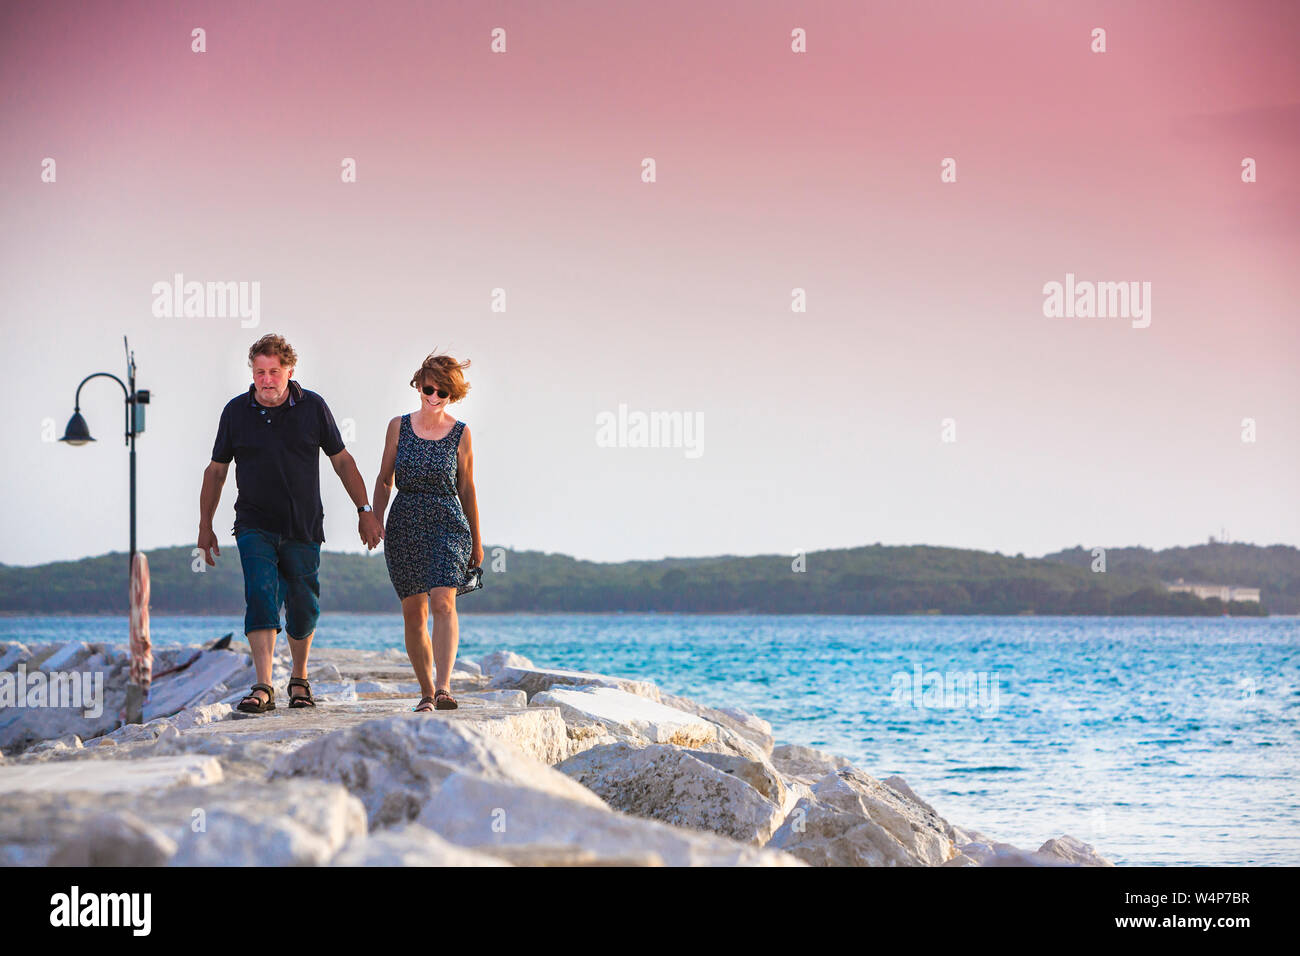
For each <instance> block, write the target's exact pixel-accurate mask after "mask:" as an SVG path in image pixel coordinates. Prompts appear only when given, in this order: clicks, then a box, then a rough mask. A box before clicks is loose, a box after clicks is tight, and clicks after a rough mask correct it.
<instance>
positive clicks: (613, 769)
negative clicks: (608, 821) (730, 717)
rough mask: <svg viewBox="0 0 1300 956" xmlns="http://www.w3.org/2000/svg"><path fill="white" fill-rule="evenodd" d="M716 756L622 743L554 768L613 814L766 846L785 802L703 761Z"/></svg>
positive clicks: (591, 750)
mask: <svg viewBox="0 0 1300 956" xmlns="http://www.w3.org/2000/svg"><path fill="white" fill-rule="evenodd" d="M718 757H719V755H717V754H700V755H699V756H697V755H696V754H693V753H691V752H689V751H686V750H682V749H679V748H677V747H673V746H670V745H666V744H649V745H647V746H644V747H633V746H631V745H629V744H626V743H618V744H610V745H607V746H602V747H593V748H591V749H589V750H585V751H583V752H582V753H580V754H578V755H576V756H574V757H570V758H569V759H568V760H565V761H563V762H562V763H559V764H557V765H556V768H555V769H557V770H559V771H561V772H563V773H566V774H568V775H569V776H571V777H572V778H573V779H574V780H576V781H578V783H580V784H582V785H583V786H584V787H587V788H588V789H589V790H591V791H593V792H594V793H596V794H597V795H598V796H600V797H601V798H603V799H604V800H605V802H606V803H608V804H609V805H610V806H611V807H613V808H614V809H615V810H621V811H623V812H624V813H630V814H632V815H633V816H638V817H645V818H647V819H651V820H661V821H662V822H664V823H671V824H674V825H676V826H685V827H692V828H694V829H697V830H709V831H712V832H714V833H720V834H722V835H723V836H727V837H730V838H732V839H733V840H740V841H741V842H744V843H753V844H756V845H758V846H762V845H763V844H765V843H766V842H767V841H768V839H769V838H770V837H771V836H772V833H773V832H774V831H775V830H776V828H777V827H778V826H779V825H780V823H781V821H782V820H783V819H784V814H783V813H782V812H781V803H782V801H781V800H777V801H773V800H769V799H768V798H767V797H765V796H764V795H763V794H761V793H759V791H758V790H757V789H755V788H754V787H753V786H751V785H750V784H748V783H746V782H745V781H744V780H743V779H741V778H740V777H739V776H738V775H735V774H732V773H728V772H726V771H725V770H722V769H720V768H719V767H717V766H714V765H711V764H709V763H706V762H705V760H704V759H701V758H718ZM734 759H736V760H737V761H739V760H740V758H734ZM777 785H778V786H780V784H779V781H777ZM781 795H782V797H784V788H783V787H782V790H781Z"/></svg>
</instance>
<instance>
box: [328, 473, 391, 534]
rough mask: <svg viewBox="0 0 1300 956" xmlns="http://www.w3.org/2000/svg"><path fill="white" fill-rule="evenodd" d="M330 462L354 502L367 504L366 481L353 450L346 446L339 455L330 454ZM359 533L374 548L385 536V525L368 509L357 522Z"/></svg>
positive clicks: (359, 504)
mask: <svg viewBox="0 0 1300 956" xmlns="http://www.w3.org/2000/svg"><path fill="white" fill-rule="evenodd" d="M330 464H331V465H333V466H334V473H335V474H336V475H338V476H339V480H340V481H342V482H343V487H344V489H345V490H346V491H347V493H348V497H349V498H351V499H352V503H353V504H354V505H356V506H357V507H358V508H360V507H361V506H362V505H364V504H367V503H368V502H367V501H366V481H365V479H364V478H362V477H361V472H360V471H358V470H357V462H356V459H354V458H353V457H352V454H351V452H349V451H348V450H347V449H346V448H345V449H343V450H342V451H341V452H339V453H338V454H337V455H330ZM357 533H358V534H359V535H360V536H361V541H362V543H363V544H365V546H366V547H367V548H374V547H376V546H378V544H379V542H380V539H382V538H383V536H384V526H383V525H381V524H380V523H379V519H378V518H377V517H375V513H374V512H373V511H367V512H366V513H365V514H363V515H361V517H360V519H359V520H358V522H357Z"/></svg>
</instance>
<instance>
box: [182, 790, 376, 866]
mask: <svg viewBox="0 0 1300 956" xmlns="http://www.w3.org/2000/svg"><path fill="white" fill-rule="evenodd" d="M240 783H241V784H243V783H244V782H242V781H241V782H240ZM207 793H208V794H209V795H210V797H211V799H210V800H209V801H208V803H207V805H206V806H203V807H199V808H197V809H200V810H202V811H203V813H202V817H201V819H202V829H195V828H194V827H191V828H190V829H188V830H187V831H186V832H185V833H184V835H183V836H182V837H181V839H180V841H179V843H180V845H179V847H178V849H177V852H176V854H175V856H173V857H172V858H171V861H170V863H171V865H172V866H267V865H270V866H324V865H325V864H327V863H329V861H330V860H331V859H332V858H333V857H334V856H335V855H336V854H337V853H338V851H339V850H341V849H342V848H343V847H344V846H345V845H346V844H347V843H348V841H349V840H352V839H354V838H356V837H358V836H361V835H363V834H364V833H365V832H366V816H365V809H364V808H363V807H362V806H361V803H360V801H359V800H357V799H356V798H355V797H353V796H352V795H350V794H349V793H348V792H347V791H346V790H344V789H343V788H342V787H340V786H338V785H337V784H326V783H321V782H319V781H311V780H304V781H294V782H292V783H290V784H279V785H267V784H261V783H259V784H253V785H247V784H244V785H243V786H241V787H223V788H211V789H210V790H209V791H207Z"/></svg>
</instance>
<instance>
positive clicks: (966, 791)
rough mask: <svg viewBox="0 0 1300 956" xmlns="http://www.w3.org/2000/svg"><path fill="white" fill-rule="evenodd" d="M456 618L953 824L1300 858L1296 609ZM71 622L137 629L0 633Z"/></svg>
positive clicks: (46, 636)
mask: <svg viewBox="0 0 1300 956" xmlns="http://www.w3.org/2000/svg"><path fill="white" fill-rule="evenodd" d="M460 621H461V625H460V630H461V640H460V655H461V656H464V657H468V658H475V659H476V658H478V657H480V656H482V655H483V654H485V653H488V652H489V651H492V650H496V649H498V648H509V649H511V650H514V651H517V652H518V653H521V654H524V655H526V656H528V657H531V658H532V659H533V660H534V661H535V662H536V663H538V664H541V665H550V666H555V667H564V668H573V669H581V670H594V671H601V672H606V673H610V674H618V675H621V676H627V677H639V678H645V679H648V680H653V681H655V682H656V683H657V684H658V685H659V686H660V687H661V688H663V689H664V690H666V691H668V692H670V693H674V694H681V695H684V696H688V697H691V698H693V699H695V700H697V701H699V702H701V703H705V704H710V705H712V706H729V705H731V706H738V707H743V708H745V709H746V710H750V711H753V712H755V713H757V714H759V715H760V716H762V717H764V718H766V719H767V720H769V721H771V723H772V726H773V729H774V731H775V734H776V737H777V741H778V742H780V743H799V744H806V745H809V746H813V747H820V748H824V749H827V750H830V751H832V752H834V753H838V754H842V755H844V756H846V757H848V758H850V759H851V760H853V761H854V762H855V763H857V764H859V765H860V766H861V767H862V768H863V769H864V770H866V771H867V772H868V773H871V774H872V775H874V776H876V777H885V776H888V775H890V774H900V775H902V776H903V777H904V778H906V779H907V781H908V782H909V783H910V784H911V786H912V788H913V789H914V790H915V791H916V792H917V793H918V794H919V795H920V796H921V797H922V798H924V799H926V800H927V801H929V802H930V803H931V804H932V805H933V806H934V807H935V809H937V810H938V811H939V813H941V814H942V815H943V816H944V817H946V818H947V819H949V820H951V821H952V822H953V823H955V824H957V825H958V826H964V827H967V828H975V829H978V830H982V831H984V832H985V833H986V834H988V835H989V836H992V837H996V838H998V839H1002V840H1006V841H1008V842H1011V843H1015V844H1017V845H1019V846H1023V847H1026V848H1029V849H1034V848H1037V847H1038V846H1039V844H1041V843H1042V841H1044V840H1046V839H1048V838H1050V837H1053V836H1058V835H1060V834H1062V833H1070V834H1072V835H1074V836H1076V837H1079V838H1080V839H1082V840H1085V841H1087V842H1089V843H1092V844H1093V845H1095V846H1096V847H1097V848H1098V850H1099V851H1100V852H1101V853H1102V854H1103V855H1105V856H1106V857H1108V858H1110V859H1111V860H1114V861H1115V862H1116V863H1120V864H1184V865H1208V864H1225V865H1232V864H1252V863H1257V864H1288V865H1297V864H1300V808H1298V806H1297V804H1298V803H1300V800H1297V793H1296V790H1297V788H1296V779H1297V771H1298V770H1300V735H1298V734H1297V717H1298V716H1300V659H1298V657H1297V648H1298V647H1300V620H1298V619H1296V618H1265V619H1228V618H1210V619H1192V618H1045V617H1044V618H1033V617H1005V618H989V617H846V616H837V615H832V616H817V615H809V616H745V615H662V614H609V615H585V614H584V615H529V614H506V615H473V614H463V615H461V618H460ZM151 624H152V633H153V637H154V640H155V641H156V642H159V643H162V642H181V643H188V642H202V641H209V640H212V639H213V638H216V637H219V636H220V635H222V634H224V633H226V632H227V631H234V632H235V633H236V635H238V634H239V632H240V631H241V630H242V627H241V625H242V618H241V617H234V616H232V617H229V618H216V617H206V618H205V617H162V616H154V617H152V619H151ZM74 637H75V638H77V639H80V640H107V641H116V642H122V643H125V640H126V623H125V620H124V619H118V618H102V617H101V618H97V617H78V618H72V617H62V618H0V639H3V640H23V641H28V642H40V641H47V640H65V639H70V638H74ZM316 641H317V645H316V646H335V647H360V648H375V649H382V648H388V647H398V648H400V647H402V646H403V644H402V621H401V617H400V615H395V614H393V615H349V614H327V615H325V616H323V617H322V619H321V623H320V627H319V629H318V631H317V638H316ZM918 668H919V674H920V677H919V680H918V678H917V674H918ZM970 672H973V673H975V674H977V675H983V684H982V686H981V685H980V683H979V681H978V678H977V679H976V680H974V681H971V686H970V689H969V692H965V689H964V686H963V685H960V684H957V683H956V680H957V678H958V676H959V675H962V674H964V673H970ZM935 675H937V676H935ZM950 675H951V676H952V677H953V681H954V683H953V684H952V686H951V687H950V688H949V687H948V686H947V683H946V682H947V680H948V677H949V676H950ZM936 680H939V681H942V682H944V683H941V684H940V685H939V686H940V688H942V689H941V690H939V691H936V690H935V682H936ZM995 687H996V696H995V695H994V688H995ZM945 691H947V692H945ZM981 691H982V693H981Z"/></svg>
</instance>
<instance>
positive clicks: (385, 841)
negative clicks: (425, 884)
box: [330, 823, 510, 866]
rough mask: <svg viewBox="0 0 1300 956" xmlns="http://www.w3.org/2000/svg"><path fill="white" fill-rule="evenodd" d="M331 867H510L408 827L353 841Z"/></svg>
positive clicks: (417, 828)
mask: <svg viewBox="0 0 1300 956" xmlns="http://www.w3.org/2000/svg"><path fill="white" fill-rule="evenodd" d="M330 866H510V864H509V863H507V862H506V861H504V860H500V859H497V858H496V857H494V856H489V855H488V854H486V853H478V852H476V851H474V850H467V849H465V847H463V846H456V844H454V843H449V842H448V841H446V840H444V839H443V838H442V837H440V836H438V834H436V833H434V832H433V831H432V830H426V829H425V828H424V827H422V826H418V825H417V824H414V823H408V824H405V825H403V826H400V827H395V828H393V829H391V830H376V831H375V832H374V833H370V834H365V835H361V836H356V837H353V838H352V839H351V840H349V841H348V844H347V846H345V847H344V848H343V849H342V850H340V851H339V853H338V855H337V856H335V857H334V859H333V860H331V861H330Z"/></svg>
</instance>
